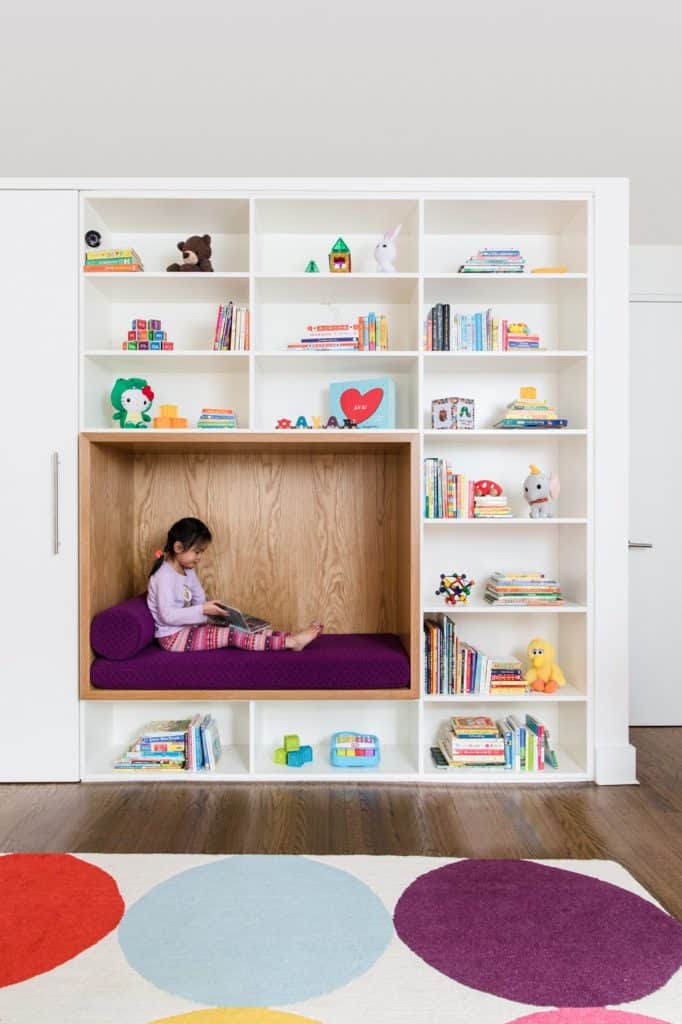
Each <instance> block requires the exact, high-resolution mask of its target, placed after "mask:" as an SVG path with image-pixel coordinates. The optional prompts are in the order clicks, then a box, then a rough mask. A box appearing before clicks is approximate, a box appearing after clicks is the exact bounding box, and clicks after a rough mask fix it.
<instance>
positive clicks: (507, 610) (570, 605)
mask: <svg viewBox="0 0 682 1024" xmlns="http://www.w3.org/2000/svg"><path fill="white" fill-rule="evenodd" d="M423 611H424V614H425V615H437V614H441V613H442V612H448V613H452V614H456V615H585V614H586V612H587V606H586V605H584V604H577V603H575V602H573V601H566V603H565V604H561V605H558V606H553V605H547V606H538V605H518V606H517V605H503V606H502V607H501V608H498V607H496V606H495V605H492V604H486V603H484V602H483V601H467V603H466V604H459V605H457V606H453V605H446V604H439V605H429V606H428V607H425V608H424V609H423Z"/></svg>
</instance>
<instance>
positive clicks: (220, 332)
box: [213, 301, 251, 352]
mask: <svg viewBox="0 0 682 1024" xmlns="http://www.w3.org/2000/svg"><path fill="white" fill-rule="evenodd" d="M250 319H251V318H250V316H249V311H248V309H247V308H246V306H235V304H234V302H232V301H230V302H227V303H226V304H225V305H223V306H218V319H217V320H216V325H215V334H214V336H213V351H214V352H248V351H249V349H250V347H251V326H250Z"/></svg>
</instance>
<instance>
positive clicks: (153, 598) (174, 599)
mask: <svg viewBox="0 0 682 1024" xmlns="http://www.w3.org/2000/svg"><path fill="white" fill-rule="evenodd" d="M205 601H206V594H205V593H204V590H203V587H202V586H201V583H199V580H198V579H197V574H196V573H195V571H194V569H186V570H185V574H184V576H182V575H180V573H179V572H176V571H175V569H174V568H173V567H172V566H171V565H170V564H169V563H168V562H164V563H163V565H162V566H161V568H160V569H157V571H156V572H155V573H154V575H153V576H150V578H149V583H148V584H147V607H148V608H149V611H150V612H151V613H152V617H153V619H154V626H155V629H154V636H156V637H161V636H170V635H171V634H172V633H177V631H178V630H179V629H182V627H183V626H199V625H202V624H203V623H205V622H207V621H208V619H207V617H206V616H205V615H204V613H203V610H202V609H203V605H204V602H205Z"/></svg>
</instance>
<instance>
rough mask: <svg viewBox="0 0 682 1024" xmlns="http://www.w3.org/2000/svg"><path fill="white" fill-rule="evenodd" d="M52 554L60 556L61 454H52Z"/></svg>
mask: <svg viewBox="0 0 682 1024" xmlns="http://www.w3.org/2000/svg"><path fill="white" fill-rule="evenodd" d="M52 538H53V540H52V543H53V547H52V553H53V554H54V555H58V554H59V543H60V542H59V452H53V453H52Z"/></svg>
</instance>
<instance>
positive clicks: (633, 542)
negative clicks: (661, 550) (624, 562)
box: [628, 540, 653, 548]
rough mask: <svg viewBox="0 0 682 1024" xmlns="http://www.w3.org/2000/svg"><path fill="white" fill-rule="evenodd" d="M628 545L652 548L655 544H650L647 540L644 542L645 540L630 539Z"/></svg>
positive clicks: (630, 546)
mask: <svg viewBox="0 0 682 1024" xmlns="http://www.w3.org/2000/svg"><path fill="white" fill-rule="evenodd" d="M628 547H629V548H652V547H653V544H649V543H647V542H646V541H644V542H643V541H639V540H629V541H628Z"/></svg>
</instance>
